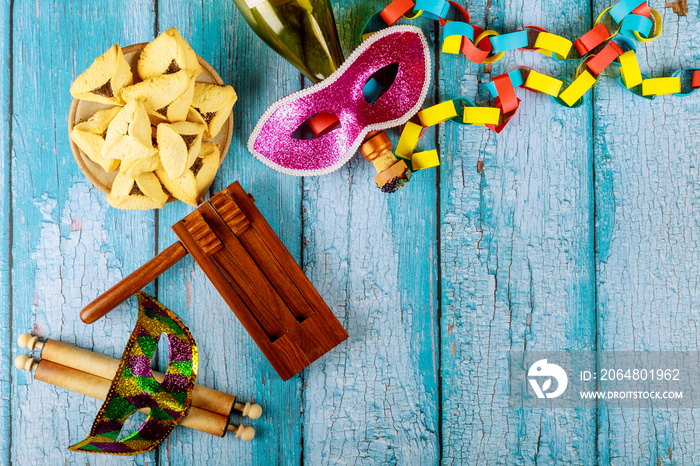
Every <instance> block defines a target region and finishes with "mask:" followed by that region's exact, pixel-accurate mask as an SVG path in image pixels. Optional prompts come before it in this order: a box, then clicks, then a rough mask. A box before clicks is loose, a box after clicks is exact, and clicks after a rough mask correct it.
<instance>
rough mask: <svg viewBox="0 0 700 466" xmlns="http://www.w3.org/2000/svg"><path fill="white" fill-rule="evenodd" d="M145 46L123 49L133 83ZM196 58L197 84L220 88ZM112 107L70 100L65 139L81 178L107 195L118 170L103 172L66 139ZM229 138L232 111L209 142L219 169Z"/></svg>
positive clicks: (218, 80)
mask: <svg viewBox="0 0 700 466" xmlns="http://www.w3.org/2000/svg"><path fill="white" fill-rule="evenodd" d="M145 46H146V42H144V43H142V44H134V45H130V46H128V47H125V48H124V49H123V53H124V58H126V61H127V62H129V65H131V69H132V72H133V74H134V84H136V83H137V82H140V81H141V80H140V78H139V77H138V73H137V72H136V63H137V62H138V59H139V56H140V55H141V50H143V48H144V47H145ZM197 58H198V59H199V64H200V65H201V66H202V73H200V75H199V76H197V82H198V83H210V84H218V85H220V86H223V85H224V81H223V79H221V76H219V73H217V72H216V70H214V68H212V66H211V65H210V64H209V63H207V62H206V61H204V60H203V59H202V57H200V56H197ZM110 107H112V106H111V105H105V104H101V103H97V102H89V101H87V100H80V99H73V103H72V104H71V106H70V113H69V114H68V140H69V141H70V147H71V150H72V151H73V157H74V158H75V161H76V163H77V164H78V166H79V167H80V171H82V172H83V175H85V178H87V179H88V180H89V181H90V183H92V184H93V186H95V187H96V188H97V189H99V190H100V191H102V192H103V193H105V194H109V193H110V191H111V190H112V183H113V182H114V178H115V177H116V176H117V173H119V170H115V171H113V172H110V173H107V172H106V171H105V170H104V169H103V168H102V167H101V166H99V165H98V164H96V163H95V162H93V161H92V160H90V158H88V156H87V155H85V154H84V153H83V152H82V151H81V150H80V149H78V146H77V145H76V144H75V143H74V142H73V140H72V139H71V137H70V134H71V132H72V131H73V128H74V127H75V125H76V124H78V123H82V122H83V121H85V120H87V119H89V118H90V117H91V116H92V115H94V114H95V112H97V111H99V110H103V109H106V108H110ZM232 136H233V112H231V115H229V117H228V121H227V122H226V124H225V125H224V127H223V128H221V131H219V134H217V135H216V137H215V138H214V139H210V141H211V142H214V143H216V145H217V146H219V151H220V152H221V158H220V159H219V167H221V164H222V163H223V161H224V158H226V153H227V152H228V149H229V147H230V146H231V137H232ZM175 200H177V199H175V198H174V197H172V196H171V197H170V199H168V202H172V201H175Z"/></svg>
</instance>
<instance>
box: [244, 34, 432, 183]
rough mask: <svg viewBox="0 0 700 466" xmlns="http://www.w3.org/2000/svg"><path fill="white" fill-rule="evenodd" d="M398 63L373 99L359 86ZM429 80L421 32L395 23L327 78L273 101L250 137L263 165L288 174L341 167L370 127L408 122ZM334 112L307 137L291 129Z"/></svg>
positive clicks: (306, 174) (419, 103) (253, 150)
mask: <svg viewBox="0 0 700 466" xmlns="http://www.w3.org/2000/svg"><path fill="white" fill-rule="evenodd" d="M392 64H398V71H397V73H396V78H395V79H394V82H393V84H392V85H391V87H389V89H387V90H386V91H385V92H384V94H382V95H381V96H380V97H379V99H377V101H376V102H374V103H373V104H370V103H368V102H367V100H366V99H365V97H364V95H363V92H362V91H363V89H364V86H365V84H366V83H367V81H369V80H370V78H371V77H372V75H373V74H374V73H375V72H377V71H378V70H380V69H382V68H384V67H386V66H388V65H392ZM429 85H430V56H429V54H428V42H427V40H426V39H425V36H424V35H423V32H422V31H421V30H420V29H418V28H416V27H413V26H394V27H391V28H388V29H385V30H383V31H381V32H378V33H376V34H374V35H372V36H371V37H370V38H369V39H367V40H366V41H364V42H363V43H362V45H360V47H358V48H357V50H355V52H353V54H352V55H351V56H350V58H348V59H347V60H346V61H345V63H343V65H342V66H341V67H340V68H339V69H338V70H337V71H336V72H335V73H333V74H332V75H331V76H330V77H328V79H326V80H324V81H323V82H321V83H319V84H316V85H315V86H312V87H310V88H307V89H304V90H302V91H299V92H295V93H294V94H291V95H289V96H287V97H285V98H283V99H281V100H279V101H277V102H276V103H275V104H273V105H272V106H271V107H270V108H269V109H268V110H267V112H265V114H264V115H263V116H262V118H260V121H259V122H258V124H257V125H256V126H255V129H254V130H253V133H252V134H251V136H250V140H249V141H248V149H249V150H250V152H251V153H252V154H253V155H254V156H255V157H257V158H258V159H260V160H261V161H262V162H263V163H265V164H266V165H268V166H270V167H272V168H274V169H275V170H278V171H280V172H282V173H287V174H290V175H305V176H309V175H325V174H327V173H331V172H333V171H335V170H337V169H338V168H340V167H342V166H343V165H344V164H345V163H346V162H347V161H348V160H350V158H351V157H352V156H353V154H355V152H357V149H358V148H359V146H360V144H361V143H362V140H363V139H364V137H365V136H366V135H367V133H369V132H370V131H377V130H383V129H387V128H391V127H394V126H399V125H402V124H404V123H406V122H407V121H408V120H409V119H410V118H411V117H412V116H413V115H415V113H416V112H417V111H418V110H419V109H420V108H421V106H422V105H423V101H424V100H425V97H426V95H427V93H428V86H429ZM319 113H327V114H332V115H335V116H336V117H337V118H338V120H339V121H340V125H339V126H338V127H337V128H335V129H333V130H332V131H330V132H328V133H326V134H324V135H322V136H320V137H317V138H315V139H310V140H302V139H296V138H294V137H293V136H292V135H293V134H294V132H295V131H296V130H297V129H298V128H299V127H300V126H301V125H302V124H303V123H305V122H306V121H307V120H309V119H310V118H311V117H313V116H315V115H317V114H319Z"/></svg>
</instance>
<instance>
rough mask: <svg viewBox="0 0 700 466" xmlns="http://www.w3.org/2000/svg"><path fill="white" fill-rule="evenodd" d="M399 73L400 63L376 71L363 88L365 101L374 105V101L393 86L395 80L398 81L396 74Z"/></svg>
mask: <svg viewBox="0 0 700 466" xmlns="http://www.w3.org/2000/svg"><path fill="white" fill-rule="evenodd" d="M398 73H399V64H398V63H392V64H390V65H386V66H385V67H384V68H380V69H378V70H377V71H375V72H374V74H373V75H372V77H370V78H369V79H368V80H367V82H366V83H365V87H364V88H363V89H362V95H363V96H364V98H365V101H367V103H368V104H370V105H374V103H375V102H376V101H377V100H379V98H380V97H381V96H383V95H384V94H385V93H386V92H387V91H388V90H389V89H390V88H391V86H392V85H393V84H394V81H396V75H397V74H398Z"/></svg>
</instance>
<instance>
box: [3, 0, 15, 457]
mask: <svg viewBox="0 0 700 466" xmlns="http://www.w3.org/2000/svg"><path fill="white" fill-rule="evenodd" d="M10 15H11V2H10V1H9V0H5V1H3V2H2V3H1V4H0V70H2V71H0V73H1V74H0V147H2V151H3V152H2V153H3V156H2V157H0V193H1V194H0V341H1V342H2V344H1V345H0V360H1V361H2V368H0V392H2V393H3V395H2V396H0V412H2V415H0V451H2V452H3V453H2V456H0V458H2V460H1V461H2V462H5V463H9V461H10V458H11V454H10V436H11V427H10V426H11V409H10V396H11V383H12V373H11V370H12V367H13V366H12V330H11V319H10V305H11V301H10V293H11V289H12V287H11V283H12V282H11V277H10V209H11V205H10V148H11V142H10V128H11V126H10V124H11V122H10V120H11V118H12V114H11V111H12V107H11V102H12V101H11V87H10V86H11V83H12V72H11V66H12V63H11V55H10V53H11V47H10V46H11V40H10V38H11V35H10V31H11V28H12V23H11V16H10Z"/></svg>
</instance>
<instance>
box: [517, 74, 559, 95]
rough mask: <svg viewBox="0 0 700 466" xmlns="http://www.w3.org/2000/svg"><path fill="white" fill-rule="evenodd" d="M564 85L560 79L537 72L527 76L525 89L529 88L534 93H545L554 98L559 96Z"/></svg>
mask: <svg viewBox="0 0 700 466" xmlns="http://www.w3.org/2000/svg"><path fill="white" fill-rule="evenodd" d="M563 84H564V83H563V82H562V81H560V80H558V79H555V78H552V77H551V76H547V75H546V74H542V73H538V72H537V71H534V70H532V71H530V74H528V76H527V81H525V87H528V88H530V89H532V90H534V91H539V92H543V93H545V94H549V95H551V96H554V97H558V96H559V91H560V90H561V86H562V85H563Z"/></svg>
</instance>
